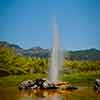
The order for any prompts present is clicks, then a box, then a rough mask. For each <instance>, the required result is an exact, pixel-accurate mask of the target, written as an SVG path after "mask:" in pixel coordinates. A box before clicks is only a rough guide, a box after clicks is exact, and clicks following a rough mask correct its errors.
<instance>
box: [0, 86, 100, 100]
mask: <svg viewBox="0 0 100 100" xmlns="http://www.w3.org/2000/svg"><path fill="white" fill-rule="evenodd" d="M78 88H79V89H78V90H74V91H66V90H49V91H47V90H39V89H37V90H22V91H19V90H18V89H16V88H0V100H100V93H98V92H96V91H94V90H93V88H91V87H78Z"/></svg>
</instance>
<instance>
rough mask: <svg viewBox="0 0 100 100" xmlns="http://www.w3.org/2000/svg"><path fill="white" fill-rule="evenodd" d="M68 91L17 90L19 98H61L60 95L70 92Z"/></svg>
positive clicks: (52, 99) (51, 99) (32, 99)
mask: <svg viewBox="0 0 100 100" xmlns="http://www.w3.org/2000/svg"><path fill="white" fill-rule="evenodd" d="M70 93H71V92H70V91H65V90H60V91H59V90H40V89H34V90H22V91H19V92H18V96H19V97H21V98H20V100H34V98H35V100H61V99H60V96H61V95H63V94H66V95H68V94H70ZM26 98H27V99H26Z"/></svg>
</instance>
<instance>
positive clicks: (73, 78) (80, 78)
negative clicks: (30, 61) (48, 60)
mask: <svg viewBox="0 0 100 100" xmlns="http://www.w3.org/2000/svg"><path fill="white" fill-rule="evenodd" d="M97 76H100V72H98V73H96V72H87V73H86V72H81V73H71V74H62V75H61V79H62V80H63V81H69V82H70V83H72V84H77V83H78V84H79V85H89V86H92V85H93V84H94V81H95V79H96V78H97ZM41 77H47V75H46V74H39V73H38V74H28V75H15V76H7V77H2V78H0V87H17V85H18V84H19V83H20V82H21V81H24V80H28V79H32V80H35V79H37V78H41ZM98 78H99V77H98Z"/></svg>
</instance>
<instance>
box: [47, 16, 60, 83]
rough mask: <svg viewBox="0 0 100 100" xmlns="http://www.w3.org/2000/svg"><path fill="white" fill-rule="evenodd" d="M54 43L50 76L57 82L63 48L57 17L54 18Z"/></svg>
mask: <svg viewBox="0 0 100 100" xmlns="http://www.w3.org/2000/svg"><path fill="white" fill-rule="evenodd" d="M53 21H54V22H53V43H52V49H51V57H50V62H49V73H48V78H49V80H50V81H51V82H57V81H58V80H59V77H58V76H59V69H60V66H61V62H62V60H61V58H62V57H61V49H60V40H59V32H58V27H57V22H56V17H54V20H53Z"/></svg>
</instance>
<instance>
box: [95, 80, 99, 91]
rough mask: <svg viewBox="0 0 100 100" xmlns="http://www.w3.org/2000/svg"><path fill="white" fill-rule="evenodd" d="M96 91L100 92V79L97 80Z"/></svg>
mask: <svg viewBox="0 0 100 100" xmlns="http://www.w3.org/2000/svg"><path fill="white" fill-rule="evenodd" d="M94 88H95V90H100V79H96V80H95V87H94Z"/></svg>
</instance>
